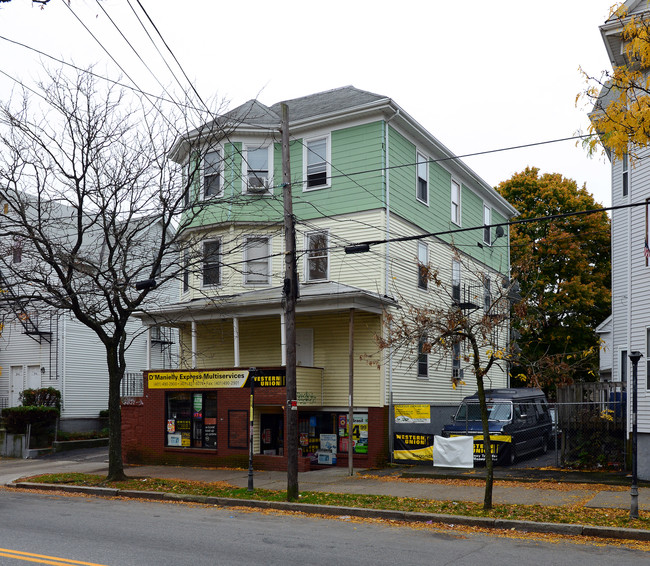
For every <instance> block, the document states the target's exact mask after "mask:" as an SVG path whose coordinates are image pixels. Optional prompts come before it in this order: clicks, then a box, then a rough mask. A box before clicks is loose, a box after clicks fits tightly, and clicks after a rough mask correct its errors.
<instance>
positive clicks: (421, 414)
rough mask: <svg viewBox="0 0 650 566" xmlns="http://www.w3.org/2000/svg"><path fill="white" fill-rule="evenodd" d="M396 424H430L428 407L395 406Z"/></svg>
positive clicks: (429, 407) (429, 408) (429, 409)
mask: <svg viewBox="0 0 650 566" xmlns="http://www.w3.org/2000/svg"><path fill="white" fill-rule="evenodd" d="M394 410H395V422H396V423H423V424H429V423H430V422H431V406H430V405H395V409H394Z"/></svg>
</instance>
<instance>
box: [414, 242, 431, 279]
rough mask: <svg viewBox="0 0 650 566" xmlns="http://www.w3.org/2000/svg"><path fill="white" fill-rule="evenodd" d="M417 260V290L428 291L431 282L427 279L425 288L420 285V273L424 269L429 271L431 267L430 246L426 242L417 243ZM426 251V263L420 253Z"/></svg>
mask: <svg viewBox="0 0 650 566" xmlns="http://www.w3.org/2000/svg"><path fill="white" fill-rule="evenodd" d="M417 246H418V249H417V258H418V263H417V285H416V286H417V288H418V289H419V290H420V291H427V290H428V288H429V282H428V280H427V279H425V280H424V286H422V285H420V271H421V269H422V267H425V268H427V269H428V267H429V244H427V243H426V242H423V241H422V240H418V242H417ZM421 250H423V251H424V256H425V257H424V261H423V259H422V257H421V256H420V251H421Z"/></svg>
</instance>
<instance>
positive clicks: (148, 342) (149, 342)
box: [146, 326, 151, 369]
mask: <svg viewBox="0 0 650 566" xmlns="http://www.w3.org/2000/svg"><path fill="white" fill-rule="evenodd" d="M146 343H147V363H146V368H147V369H151V326H147V340H146Z"/></svg>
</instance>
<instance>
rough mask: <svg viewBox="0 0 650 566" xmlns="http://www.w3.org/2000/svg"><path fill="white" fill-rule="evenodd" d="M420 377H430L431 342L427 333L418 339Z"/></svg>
mask: <svg viewBox="0 0 650 566" xmlns="http://www.w3.org/2000/svg"><path fill="white" fill-rule="evenodd" d="M418 377H419V378H426V377H429V344H428V343H427V337H426V335H425V336H421V337H420V340H418Z"/></svg>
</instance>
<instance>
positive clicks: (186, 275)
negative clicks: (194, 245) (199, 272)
mask: <svg viewBox="0 0 650 566" xmlns="http://www.w3.org/2000/svg"><path fill="white" fill-rule="evenodd" d="M189 290H190V257H189V251H188V250H185V251H184V252H183V293H187V292H188V291H189Z"/></svg>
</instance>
